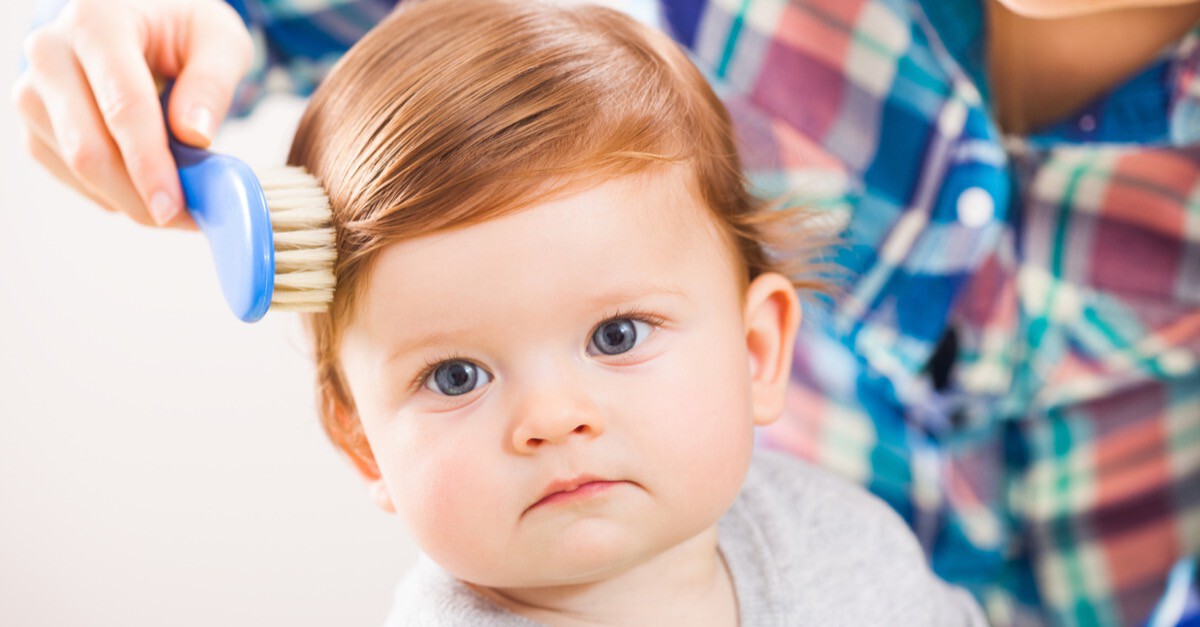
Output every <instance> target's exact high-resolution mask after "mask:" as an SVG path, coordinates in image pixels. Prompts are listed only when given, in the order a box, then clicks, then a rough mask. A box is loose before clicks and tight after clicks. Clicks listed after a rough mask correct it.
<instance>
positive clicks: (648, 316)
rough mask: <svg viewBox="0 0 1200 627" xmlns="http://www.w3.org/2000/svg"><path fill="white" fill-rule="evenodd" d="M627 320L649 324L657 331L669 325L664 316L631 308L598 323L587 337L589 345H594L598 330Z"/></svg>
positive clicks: (619, 311)
mask: <svg viewBox="0 0 1200 627" xmlns="http://www.w3.org/2000/svg"><path fill="white" fill-rule="evenodd" d="M625 319H628V320H637V321H639V322H645V323H646V324H648V325H650V326H652V327H654V328H656V329H657V328H658V327H661V326H662V325H664V324H666V323H667V320H666V318H663V317H662V316H659V315H656V314H652V313H650V312H648V311H645V310H643V309H637V308H636V307H634V308H630V309H618V310H617V313H614V314H612V315H611V316H608V317H606V318H605V319H603V320H601V321H600V322H598V323H596V326H594V327H592V332H591V333H588V337H587V341H588V344H591V343H592V336H594V335H596V330H597V329H599V328H600V327H602V326H604V325H606V324H608V323H610V322H612V321H613V320H625Z"/></svg>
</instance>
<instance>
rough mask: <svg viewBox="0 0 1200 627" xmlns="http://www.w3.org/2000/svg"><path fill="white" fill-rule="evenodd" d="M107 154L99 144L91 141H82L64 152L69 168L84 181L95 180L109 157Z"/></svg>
mask: <svg viewBox="0 0 1200 627" xmlns="http://www.w3.org/2000/svg"><path fill="white" fill-rule="evenodd" d="M107 152H108V151H107V150H105V149H104V147H103V146H101V145H100V144H99V143H96V142H91V141H80V142H78V143H76V144H74V145H72V146H71V147H70V148H65V149H64V150H63V153H64V155H65V157H66V163H67V167H69V168H70V169H71V171H72V172H74V173H75V175H76V176H78V177H79V178H81V179H84V180H91V179H93V178H95V176H96V174H97V173H98V172H99V171H100V168H101V167H102V165H103V162H104V160H105V159H106V158H107V156H108V155H107Z"/></svg>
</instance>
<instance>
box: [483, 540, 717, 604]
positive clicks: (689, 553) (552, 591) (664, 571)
mask: <svg viewBox="0 0 1200 627" xmlns="http://www.w3.org/2000/svg"><path fill="white" fill-rule="evenodd" d="M473 588H475V590H476V591H477V592H480V593H481V594H483V595H484V596H486V597H488V598H489V599H491V600H492V601H494V602H496V603H497V604H499V605H500V606H502V607H504V608H505V609H507V610H508V611H510V612H513V613H514V614H519V615H521V616H525V617H526V618H529V619H532V620H534V621H537V622H540V623H543V624H546V625H553V626H555V627H559V626H562V627H567V626H571V627H575V626H580V627H582V626H584V625H713V626H718V625H719V626H723V627H730V626H735V625H737V624H738V613H737V598H736V595H735V592H734V587H733V580H732V578H731V577H730V575H729V571H728V569H727V568H726V567H725V564H724V561H723V560H722V558H721V555H720V553H719V552H718V551H717V528H716V526H713V527H712V528H710V529H708V530H705V531H704V532H702V533H701V534H699V535H697V536H695V537H693V538H691V539H689V540H687V541H685V542H683V543H681V544H679V545H677V546H675V547H672V548H671V549H669V550H667V551H664V552H663V553H660V554H658V555H657V556H655V557H653V558H652V559H650V560H649V561H646V562H643V563H641V564H638V565H636V566H634V567H632V568H629V569H627V570H625V571H622V572H620V573H619V574H617V575H614V576H612V577H608V578H606V579H603V580H600V581H595V582H591V583H586V584H573V585H564V586H553V587H546V588H504V589H495V588H492V589H481V588H478V587H474V586H473Z"/></svg>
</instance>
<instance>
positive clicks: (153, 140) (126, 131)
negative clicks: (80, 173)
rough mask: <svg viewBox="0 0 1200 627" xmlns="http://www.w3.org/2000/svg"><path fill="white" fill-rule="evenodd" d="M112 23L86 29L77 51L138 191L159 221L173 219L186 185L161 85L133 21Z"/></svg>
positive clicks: (80, 38)
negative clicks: (172, 142) (174, 151)
mask: <svg viewBox="0 0 1200 627" xmlns="http://www.w3.org/2000/svg"><path fill="white" fill-rule="evenodd" d="M107 26H108V28H95V29H87V30H84V31H83V32H80V33H79V36H78V38H77V39H76V40H75V51H76V56H77V57H78V59H79V62H80V65H81V66H82V68H83V72H84V74H85V75H86V76H87V80H88V83H90V85H91V88H92V93H93V95H94V96H95V99H96V105H97V106H98V107H99V109H100V113H101V115H102V116H103V118H104V122H105V124H106V125H107V126H108V132H109V134H110V135H111V136H112V138H113V141H114V142H115V143H116V145H117V149H118V150H119V151H120V153H121V158H122V159H123V160H124V162H125V169H126V171H127V172H128V173H129V178H130V179H131V180H132V181H133V185H134V188H135V189H136V190H137V193H138V196H139V197H141V199H142V202H143V203H145V205H146V207H147V208H148V209H149V210H150V214H151V216H153V217H154V220H155V221H156V222H157V223H158V224H160V225H163V224H167V223H169V222H171V221H172V220H173V219H174V218H175V216H176V215H177V214H178V213H179V212H180V210H181V209H182V208H183V191H182V190H181V189H180V186H179V174H178V172H177V171H176V168H175V160H174V158H172V156H171V153H170V151H169V150H168V149H167V130H166V122H165V121H164V118H163V112H162V108H161V106H160V105H159V100H158V90H157V88H156V86H155V83H154V77H153V76H152V75H151V73H150V67H149V65H148V64H147V62H146V59H145V57H144V55H143V54H142V50H141V49H140V47H139V46H138V36H137V33H136V32H135V31H134V29H133V28H132V26H130V25H122V24H121V23H120V22H116V23H110V24H108V25H107ZM114 31H116V32H114ZM123 31H124V32H123Z"/></svg>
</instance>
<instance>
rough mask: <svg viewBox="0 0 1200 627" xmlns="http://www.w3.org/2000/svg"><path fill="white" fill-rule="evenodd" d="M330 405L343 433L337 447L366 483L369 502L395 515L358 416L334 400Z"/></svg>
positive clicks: (393, 506)
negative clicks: (369, 497)
mask: <svg viewBox="0 0 1200 627" xmlns="http://www.w3.org/2000/svg"><path fill="white" fill-rule="evenodd" d="M331 404H332V406H333V407H332V409H333V412H334V416H335V422H336V424H337V425H338V426H339V428H340V429H342V433H343V439H341V441H339V442H337V445H338V446H339V447H341V449H342V451H343V452H344V453H346V456H347V457H349V458H350V461H351V462H353V463H354V467H355V469H357V470H358V474H359V475H361V476H362V478H363V480H364V481H366V482H367V493H368V494H370V496H371V501H373V502H374V503H375V505H377V506H379V509H382V510H383V511H385V512H388V513H390V514H395V513H396V505H395V503H393V502H392V496H391V495H390V494H388V490H387V484H385V483H384V481H383V473H381V472H379V464H377V463H376V462H375V454H374V453H373V452H372V451H371V445H369V444H367V438H366V436H365V435H363V432H362V423H361V422H360V421H359V419H358V416H357V415H356V414H355V413H354V412H353V411H351V410H350V409H349V408H347V407H346V406H345V405H343V404H341V403H339V402H337V401H336V400H335V401H333V402H332V403H331Z"/></svg>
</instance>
